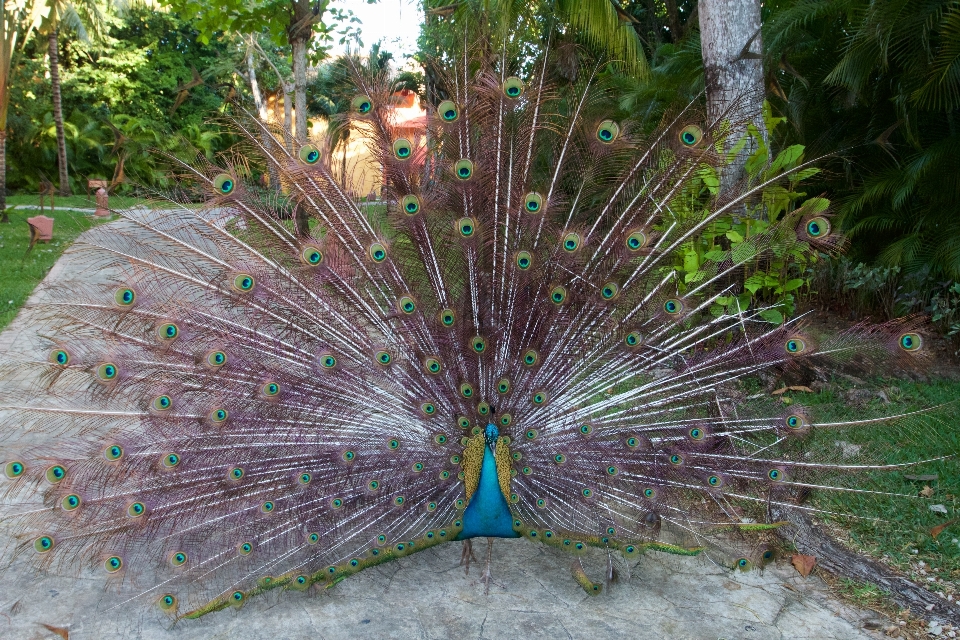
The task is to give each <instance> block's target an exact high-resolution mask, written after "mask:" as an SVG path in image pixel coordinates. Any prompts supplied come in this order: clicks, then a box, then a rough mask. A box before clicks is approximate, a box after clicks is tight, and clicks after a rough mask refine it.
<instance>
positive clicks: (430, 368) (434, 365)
mask: <svg viewBox="0 0 960 640" xmlns="http://www.w3.org/2000/svg"><path fill="white" fill-rule="evenodd" d="M423 367H424V368H425V369H426V370H427V373H433V374H436V373H440V369H441V365H440V361H439V360H437V359H436V358H427V359H426V360H424V361H423Z"/></svg>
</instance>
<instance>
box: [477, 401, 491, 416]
mask: <svg viewBox="0 0 960 640" xmlns="http://www.w3.org/2000/svg"><path fill="white" fill-rule="evenodd" d="M477 413H479V414H480V415H482V416H485V415H487V414H489V413H490V405H489V404H487V403H486V402H480V403H478V404H477Z"/></svg>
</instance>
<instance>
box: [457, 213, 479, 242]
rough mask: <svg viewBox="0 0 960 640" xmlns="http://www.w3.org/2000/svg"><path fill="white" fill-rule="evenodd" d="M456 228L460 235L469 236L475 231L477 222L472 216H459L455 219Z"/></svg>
mask: <svg viewBox="0 0 960 640" xmlns="http://www.w3.org/2000/svg"><path fill="white" fill-rule="evenodd" d="M457 230H459V231H460V235H461V236H463V237H464V238H469V237H471V236H472V235H473V234H474V233H475V232H476V230H477V224H476V223H475V222H474V221H473V218H460V219H459V220H457Z"/></svg>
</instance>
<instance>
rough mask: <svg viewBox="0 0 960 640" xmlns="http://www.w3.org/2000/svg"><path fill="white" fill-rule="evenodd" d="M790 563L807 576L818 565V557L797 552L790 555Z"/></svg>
mask: <svg viewBox="0 0 960 640" xmlns="http://www.w3.org/2000/svg"><path fill="white" fill-rule="evenodd" d="M790 563H791V564H793V566H794V567H796V569H797V572H798V573H799V574H800V575H802V576H803V577H804V578H806V577H807V576H808V575H810V572H811V571H813V568H814V567H815V566H817V559H816V558H815V557H814V556H805V555H803V554H800V553H797V554H794V555H792V556H790Z"/></svg>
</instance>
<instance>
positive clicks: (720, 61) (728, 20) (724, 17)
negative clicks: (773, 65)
mask: <svg viewBox="0 0 960 640" xmlns="http://www.w3.org/2000/svg"><path fill="white" fill-rule="evenodd" d="M698 8H699V13H700V42H701V45H702V49H703V71H704V80H705V82H706V88H707V117H708V119H709V121H710V123H711V124H713V123H717V122H718V121H723V120H726V121H729V122H730V124H731V125H732V129H731V131H732V135H731V136H730V139H729V141H728V143H727V148H729V147H731V146H733V145H734V144H735V143H736V142H737V140H738V139H739V138H740V137H741V136H742V135H744V134H745V133H746V127H747V124H748V123H750V122H752V123H754V124H755V125H756V126H757V129H758V130H759V131H760V132H761V135H763V136H764V137H766V131H765V128H764V125H763V97H764V90H763V64H762V60H761V59H760V52H761V51H762V50H763V48H762V46H761V42H760V3H759V0H700V2H699V3H698ZM755 150H756V145H751V144H747V145H746V147H744V149H743V151H742V152H741V153H740V154H739V155H738V156H737V157H736V158H735V159H734V160H733V162H732V163H731V164H730V165H729V166H728V167H726V169H725V170H724V172H723V175H722V176H721V188H722V189H726V188H729V187H731V186H732V185H734V184H736V183H737V182H739V181H740V180H741V179H742V178H743V177H744V175H743V173H744V164H745V163H746V161H747V158H748V157H749V156H750V154H751V153H753V152H754V151H755Z"/></svg>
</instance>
